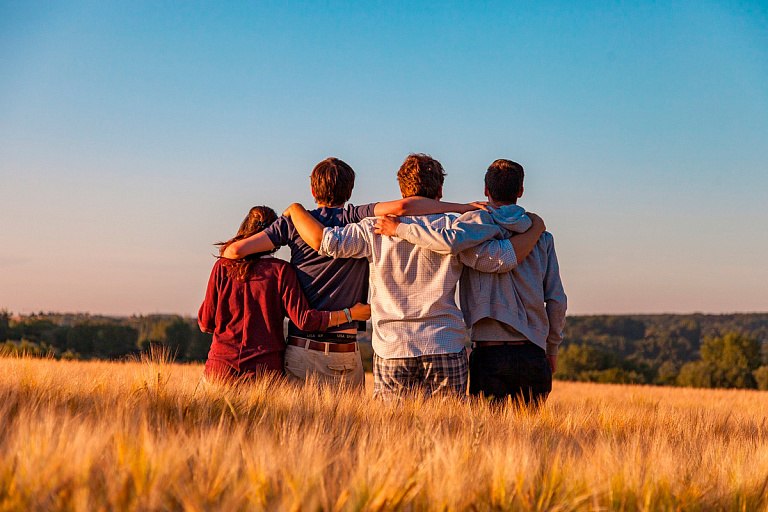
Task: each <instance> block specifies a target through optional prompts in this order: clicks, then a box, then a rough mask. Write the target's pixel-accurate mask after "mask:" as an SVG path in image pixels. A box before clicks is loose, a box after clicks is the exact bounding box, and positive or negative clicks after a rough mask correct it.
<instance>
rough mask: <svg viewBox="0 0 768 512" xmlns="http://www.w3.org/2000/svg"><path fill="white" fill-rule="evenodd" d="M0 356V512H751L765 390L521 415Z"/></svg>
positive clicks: (584, 389) (573, 400) (137, 367)
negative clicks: (213, 383) (215, 383)
mask: <svg viewBox="0 0 768 512" xmlns="http://www.w3.org/2000/svg"><path fill="white" fill-rule="evenodd" d="M201 373H202V367H201V366H196V365H175V364H172V362H171V361H170V359H169V358H168V357H167V355H163V354H155V355H154V356H153V357H150V358H147V359H145V360H143V361H133V362H126V363H107V362H64V361H54V360H39V359H25V358H9V357H6V358H2V359H0V510H320V509H322V510H435V509H438V510H440V509H447V510H488V509H495V510H604V509H613V510H681V509H684V510H712V509H719V510H734V511H735V510H768V496H767V495H768V419H767V418H768V393H766V392H757V391H733V390H693V389H680V388H655V387H640V386H612V385H599V384H584V383H566V382H555V386H554V393H553V395H552V396H551V397H550V400H549V401H548V402H547V404H546V405H545V406H544V407H543V408H542V409H540V410H539V411H525V410H518V409H515V408H513V407H510V408H507V409H504V410H493V409H491V408H489V407H488V406H487V405H485V404H479V403H463V402H460V401H453V400H446V401H426V402H425V401H423V400H421V399H419V398H410V399H406V400H403V401H401V402H399V403H393V404H383V403H378V402H373V401H372V400H371V399H370V390H369V392H368V393H367V394H366V395H361V394H358V393H354V392H348V391H344V392H339V391H337V390H333V389H319V388H317V387H306V388H297V387H294V386H291V385H288V384H285V383H282V382H280V381H276V380H263V381H258V382H254V383H250V384H246V385H243V386H240V387H237V388H232V387H221V386H211V385H207V384H204V383H202V382H201V381H200V375H201Z"/></svg>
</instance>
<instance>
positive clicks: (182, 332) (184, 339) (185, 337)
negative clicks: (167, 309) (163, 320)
mask: <svg viewBox="0 0 768 512" xmlns="http://www.w3.org/2000/svg"><path fill="white" fill-rule="evenodd" d="M191 338H192V328H191V327H190V326H189V323H187V322H186V321H185V320H184V319H183V318H177V319H176V320H174V321H173V322H172V323H171V324H170V325H169V326H168V327H166V328H165V346H167V347H168V348H169V349H170V350H171V354H174V355H175V356H176V357H177V358H179V359H183V358H186V356H187V349H188V348H189V345H190V341H191Z"/></svg>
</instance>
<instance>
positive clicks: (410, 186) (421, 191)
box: [397, 153, 445, 199]
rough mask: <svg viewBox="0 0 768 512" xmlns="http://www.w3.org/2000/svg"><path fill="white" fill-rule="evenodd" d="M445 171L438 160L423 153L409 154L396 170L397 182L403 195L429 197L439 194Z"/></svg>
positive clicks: (435, 196) (432, 197)
mask: <svg viewBox="0 0 768 512" xmlns="http://www.w3.org/2000/svg"><path fill="white" fill-rule="evenodd" d="M444 181H445V171H444V170H443V166H442V165H440V162H438V161H437V160H435V159H434V158H432V157H431V156H429V155H425V154H424V153H418V154H411V155H408V158H406V159H405V161H404V162H403V165H401V166H400V170H399V171H397V182H398V183H399V184H400V192H401V193H402V194H403V197H411V196H422V197H429V198H431V199H434V198H437V197H438V196H439V195H440V189H441V187H442V186H443V182H444Z"/></svg>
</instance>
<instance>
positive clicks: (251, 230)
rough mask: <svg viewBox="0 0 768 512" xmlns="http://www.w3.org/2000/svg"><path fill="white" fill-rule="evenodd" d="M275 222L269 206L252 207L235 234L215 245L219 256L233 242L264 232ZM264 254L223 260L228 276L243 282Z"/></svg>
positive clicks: (273, 213)
mask: <svg viewBox="0 0 768 512" xmlns="http://www.w3.org/2000/svg"><path fill="white" fill-rule="evenodd" d="M276 220H277V214H276V213H275V211H274V210H273V209H272V208H270V207H269V206H254V207H253V208H251V209H250V210H249V211H248V215H246V217H245V219H243V222H241V223H240V229H238V230H237V234H236V235H235V236H234V237H233V238H231V239H229V240H227V241H226V242H219V243H218V244H216V245H219V246H220V252H219V254H221V253H223V252H224V250H225V249H226V248H227V247H229V246H230V245H231V244H232V243H233V242H236V241H238V240H243V239H244V238H248V237H249V236H253V235H255V234H256V233H260V232H261V231H264V230H265V229H266V228H267V226H269V225H270V224H272V223H273V222H275V221H276ZM275 250H277V249H273V250H272V251H270V252H275ZM264 254H268V253H257V254H251V255H249V256H246V257H244V258H242V259H239V260H224V265H226V267H227V271H228V274H229V275H230V276H232V277H235V278H237V279H240V280H244V279H245V278H246V277H248V275H249V274H250V273H251V270H252V269H253V267H254V266H255V265H256V263H257V262H258V261H259V258H260V257H261V256H262V255H264Z"/></svg>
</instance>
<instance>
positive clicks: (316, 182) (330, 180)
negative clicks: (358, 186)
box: [309, 157, 355, 206]
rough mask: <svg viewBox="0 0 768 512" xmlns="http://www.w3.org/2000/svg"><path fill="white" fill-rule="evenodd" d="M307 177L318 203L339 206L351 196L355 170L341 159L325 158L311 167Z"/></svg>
mask: <svg viewBox="0 0 768 512" xmlns="http://www.w3.org/2000/svg"><path fill="white" fill-rule="evenodd" d="M309 178H310V182H311V184H312V191H313V193H314V195H315V201H317V203H318V204H322V205H327V206H341V205H343V204H344V203H346V202H347V201H349V198H350V197H352V188H353V187H354V186H355V171H353V170H352V167H350V166H349V164H347V163H346V162H344V161H343V160H339V159H338V158H333V157H331V158H326V159H325V160H323V161H322V162H320V163H319V164H317V165H316V166H315V168H314V169H312V174H311V175H310V177H309Z"/></svg>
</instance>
